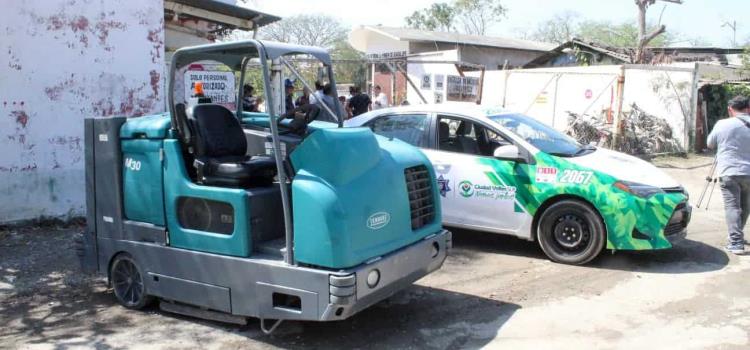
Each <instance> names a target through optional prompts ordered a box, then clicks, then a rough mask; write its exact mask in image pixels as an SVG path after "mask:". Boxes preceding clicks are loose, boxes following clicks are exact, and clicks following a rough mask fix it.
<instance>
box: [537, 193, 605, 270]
mask: <svg viewBox="0 0 750 350" xmlns="http://www.w3.org/2000/svg"><path fill="white" fill-rule="evenodd" d="M537 240H538V241H539V246H541V248H542V250H543V251H544V253H545V254H546V255H547V256H548V257H549V258H550V259H552V260H553V261H555V262H559V263H563V264H571V265H583V264H586V263H588V262H589V261H591V260H593V259H594V258H596V257H597V256H598V255H599V253H601V251H602V250H603V249H604V243H605V242H606V232H605V229H604V223H603V222H602V220H601V218H600V217H599V215H598V214H597V213H596V212H595V211H594V209H593V208H591V207H590V206H589V205H588V204H586V203H583V202H581V201H577V200H562V201H559V202H557V203H554V204H552V205H551V206H549V208H547V209H546V210H545V211H544V212H543V213H542V215H541V217H540V218H539V225H538V229H537Z"/></svg>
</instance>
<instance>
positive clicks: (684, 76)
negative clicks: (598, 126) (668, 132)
mask: <svg viewBox="0 0 750 350" xmlns="http://www.w3.org/2000/svg"><path fill="white" fill-rule="evenodd" d="M694 76H695V72H694V71H693V70H689V69H685V71H671V70H658V68H650V69H626V70H625V94H624V95H623V110H624V111H625V112H627V111H629V110H630V106H631V105H632V104H633V103H635V104H637V105H638V107H640V108H641V109H643V110H644V111H646V112H647V113H649V114H651V115H655V116H659V117H662V118H664V119H665V120H666V121H667V123H669V125H670V126H671V127H672V133H673V136H674V139H675V140H677V142H678V143H679V144H680V146H681V147H682V148H683V149H684V150H687V149H688V145H689V134H690V133H693V132H695V130H694V129H695V123H694V118H693V115H692V114H693V113H694V112H695V110H694V108H691V104H692V103H694V101H693V79H694Z"/></svg>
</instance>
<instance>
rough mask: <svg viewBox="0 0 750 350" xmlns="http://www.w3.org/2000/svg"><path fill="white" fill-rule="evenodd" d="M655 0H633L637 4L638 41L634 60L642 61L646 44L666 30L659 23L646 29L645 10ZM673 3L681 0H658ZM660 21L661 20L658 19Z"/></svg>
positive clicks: (680, 2)
mask: <svg viewBox="0 0 750 350" xmlns="http://www.w3.org/2000/svg"><path fill="white" fill-rule="evenodd" d="M656 1H657V0H635V4H636V6H638V43H637V45H636V53H635V62H636V63H644V61H645V52H646V46H648V44H649V43H650V42H651V41H653V40H654V39H656V37H658V36H659V35H661V34H664V32H666V30H667V27H666V26H665V25H663V24H659V25H658V26H657V27H656V28H655V29H653V30H650V31H647V26H648V24H647V22H646V12H647V11H648V8H649V6H651V5H653V4H655V3H656ZM658 1H663V2H669V3H673V4H682V0H658ZM659 22H661V21H659Z"/></svg>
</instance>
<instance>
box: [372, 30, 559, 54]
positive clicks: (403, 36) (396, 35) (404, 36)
mask: <svg viewBox="0 0 750 350" xmlns="http://www.w3.org/2000/svg"><path fill="white" fill-rule="evenodd" d="M364 28H366V29H369V30H372V31H375V32H379V33H380V34H383V35H385V36H389V37H391V38H393V39H395V40H399V41H426V42H441V43H458V44H466V45H477V46H487V47H498V48H506V49H517V50H527V51H549V50H552V49H553V48H555V44H551V43H543V42H538V41H530V40H521V39H511V38H500V37H493V36H481V35H468V34H461V33H455V32H433V31H429V30H419V29H410V28H396V27H383V26H366V27H364Z"/></svg>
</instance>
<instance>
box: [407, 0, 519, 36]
mask: <svg viewBox="0 0 750 350" xmlns="http://www.w3.org/2000/svg"><path fill="white" fill-rule="evenodd" d="M506 12H507V8H505V7H504V6H503V5H502V3H501V2H500V0H454V1H453V2H451V3H445V2H443V3H435V4H432V5H431V6H430V7H428V8H424V9H422V10H417V11H414V13H412V14H411V15H410V16H408V17H406V18H404V20H405V21H406V25H407V26H409V27H411V28H417V29H424V30H441V31H452V30H460V31H462V32H464V33H467V34H474V35H485V34H487V29H489V27H491V26H492V25H493V24H495V23H498V22H500V20H501V18H502V17H504V16H505V13H506Z"/></svg>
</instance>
